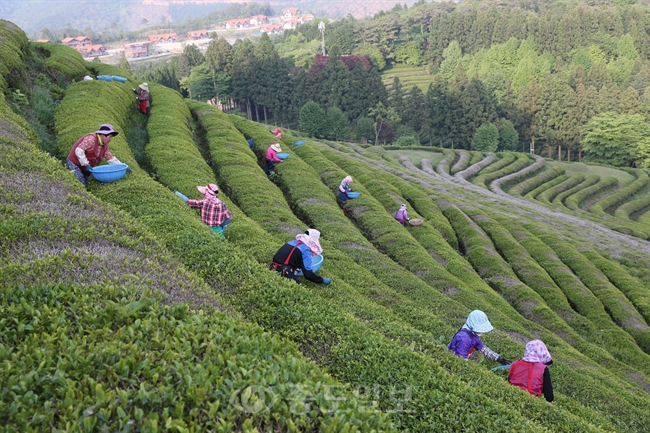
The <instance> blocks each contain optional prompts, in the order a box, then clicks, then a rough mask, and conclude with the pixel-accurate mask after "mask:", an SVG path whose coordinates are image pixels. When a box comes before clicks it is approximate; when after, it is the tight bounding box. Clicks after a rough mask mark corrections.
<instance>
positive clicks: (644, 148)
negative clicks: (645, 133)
mask: <svg viewBox="0 0 650 433" xmlns="http://www.w3.org/2000/svg"><path fill="white" fill-rule="evenodd" d="M638 147H639V155H638V160H637V163H638V165H639V167H644V168H650V137H643V138H642V139H641V141H639V143H638Z"/></svg>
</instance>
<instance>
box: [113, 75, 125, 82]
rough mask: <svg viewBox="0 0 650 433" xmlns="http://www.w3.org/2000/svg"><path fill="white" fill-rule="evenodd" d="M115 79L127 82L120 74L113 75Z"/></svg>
mask: <svg viewBox="0 0 650 433" xmlns="http://www.w3.org/2000/svg"><path fill="white" fill-rule="evenodd" d="M113 80H115V81H119V82H120V83H126V78H124V77H120V76H119V75H113Z"/></svg>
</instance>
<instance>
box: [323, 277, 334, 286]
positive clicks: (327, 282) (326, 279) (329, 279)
mask: <svg viewBox="0 0 650 433" xmlns="http://www.w3.org/2000/svg"><path fill="white" fill-rule="evenodd" d="M323 284H325V285H326V286H329V285H330V284H332V279H331V278H323Z"/></svg>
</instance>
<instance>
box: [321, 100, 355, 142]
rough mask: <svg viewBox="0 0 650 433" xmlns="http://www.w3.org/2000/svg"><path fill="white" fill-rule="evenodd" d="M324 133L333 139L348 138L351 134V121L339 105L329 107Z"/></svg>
mask: <svg viewBox="0 0 650 433" xmlns="http://www.w3.org/2000/svg"><path fill="white" fill-rule="evenodd" d="M324 135H325V137H326V138H329V139H331V140H336V141H339V140H347V139H348V137H349V136H350V122H349V121H348V117H347V116H346V115H345V113H344V112H343V111H342V110H341V109H340V108H339V107H330V108H328V109H327V118H326V121H325V129H324Z"/></svg>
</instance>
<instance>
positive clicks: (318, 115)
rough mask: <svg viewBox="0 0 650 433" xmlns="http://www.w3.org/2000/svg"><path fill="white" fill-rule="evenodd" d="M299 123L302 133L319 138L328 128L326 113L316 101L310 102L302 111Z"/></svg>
mask: <svg viewBox="0 0 650 433" xmlns="http://www.w3.org/2000/svg"><path fill="white" fill-rule="evenodd" d="M298 122H299V124H300V130H301V131H302V132H304V133H307V134H309V135H310V136H311V137H318V136H320V135H321V134H322V132H323V131H324V129H325V126H326V118H325V111H324V110H323V109H322V108H321V107H320V105H318V104H317V103H315V102H314V101H309V102H307V103H306V104H305V105H303V107H302V108H301V109H300V117H299V119H298Z"/></svg>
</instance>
